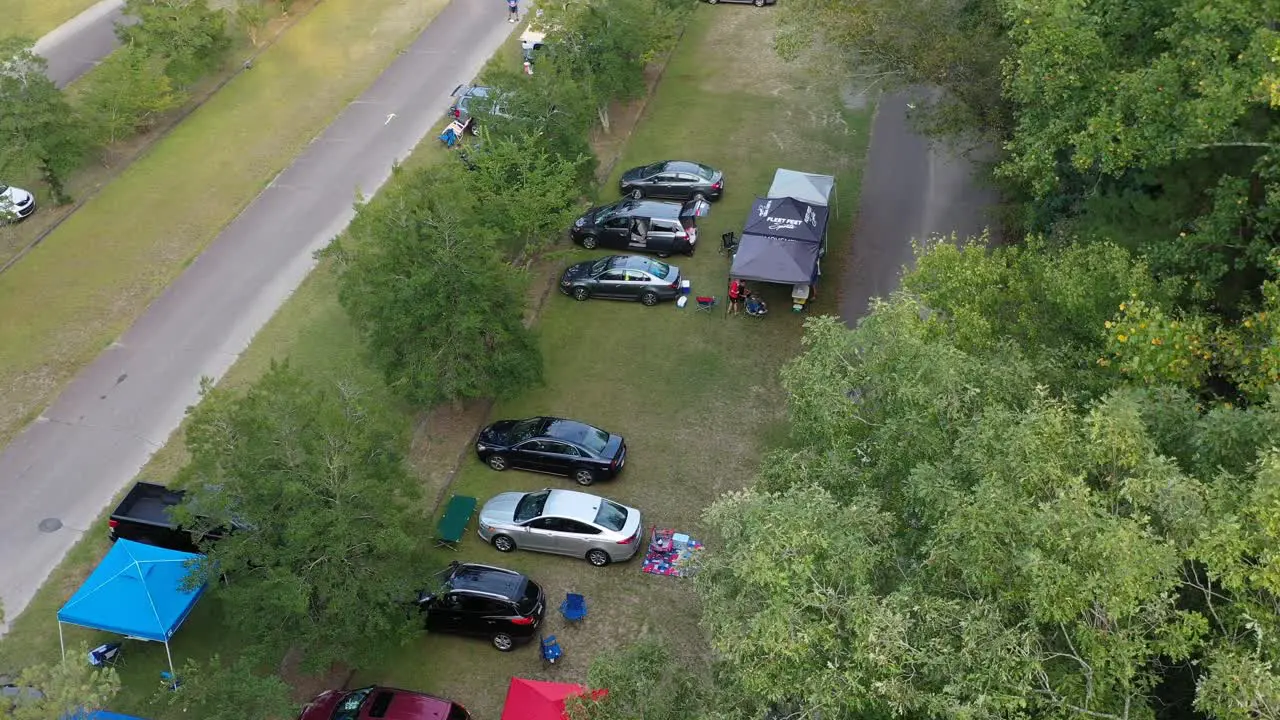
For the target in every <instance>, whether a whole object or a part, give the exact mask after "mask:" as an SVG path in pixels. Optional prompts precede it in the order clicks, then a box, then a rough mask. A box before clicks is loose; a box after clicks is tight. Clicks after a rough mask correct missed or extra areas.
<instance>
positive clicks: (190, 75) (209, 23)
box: [116, 0, 231, 88]
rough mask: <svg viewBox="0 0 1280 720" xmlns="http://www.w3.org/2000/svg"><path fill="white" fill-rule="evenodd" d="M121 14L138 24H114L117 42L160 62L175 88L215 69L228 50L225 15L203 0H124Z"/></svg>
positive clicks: (228, 40)
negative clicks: (175, 84)
mask: <svg viewBox="0 0 1280 720" xmlns="http://www.w3.org/2000/svg"><path fill="white" fill-rule="evenodd" d="M124 12H125V14H126V15H128V16H130V17H134V18H137V20H138V21H137V22H136V23H133V24H130V25H123V24H117V25H116V34H117V35H119V36H120V41H121V42H122V43H124V44H128V45H133V46H134V47H136V48H137V49H139V50H141V51H142V52H143V53H145V54H146V55H147V56H149V57H153V58H157V59H159V60H161V61H163V62H164V70H165V73H166V74H167V75H168V76H169V77H170V78H172V79H173V81H174V82H175V83H177V84H178V86H179V87H182V88H185V87H187V86H188V85H190V84H191V83H193V82H195V81H196V80H199V79H200V77H201V76H203V75H204V74H205V73H208V72H209V71H211V70H213V69H215V68H217V67H218V65H220V64H221V63H222V61H223V59H224V58H226V55H227V52H228V51H229V50H230V49H231V36H230V35H229V34H228V32H227V13H226V11H224V10H221V9H216V8H211V7H210V6H209V3H208V2H207V0H125V6H124Z"/></svg>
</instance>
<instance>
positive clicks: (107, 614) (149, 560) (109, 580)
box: [58, 540, 204, 674]
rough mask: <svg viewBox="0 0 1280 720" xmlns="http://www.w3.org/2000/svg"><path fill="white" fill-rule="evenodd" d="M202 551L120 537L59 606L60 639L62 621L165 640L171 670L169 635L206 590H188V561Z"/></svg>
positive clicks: (63, 650)
mask: <svg viewBox="0 0 1280 720" xmlns="http://www.w3.org/2000/svg"><path fill="white" fill-rule="evenodd" d="M202 557H204V556H203V555H197V554H195V553H185V552H178V551H177V550H169V549H167V548H160V547H154V546H152V545H143V544H142V543H136V542H133V541H132V540H117V541H116V543H115V545H113V546H112V547H111V551H110V552H108V553H107V556H106V557H104V558H102V562H100V563H98V567H97V568H95V569H94V571H93V573H92V574H91V575H89V577H88V579H86V580H85V581H84V584H82V585H81V586H80V589H79V590H77V591H76V594H75V595H72V596H71V599H70V600H68V601H67V604H66V605H63V606H62V609H61V610H59V611H58V642H59V643H60V644H61V645H62V654H63V656H64V657H65V656H66V654H67V646H66V643H65V642H64V641H63V639H62V624H63V623H70V624H72V625H79V626H81V627H87V628H92V629H94V630H105V631H107V632H110V633H116V634H119V635H124V636H125V637H128V638H131V639H135V640H147V641H151V642H162V643H164V652H165V655H167V656H168V658H169V673H170V674H172V673H173V654H172V653H170V652H169V638H171V637H173V633H174V632H176V631H177V629H178V627H179V626H181V625H182V621H183V620H186V619H187V615H189V614H190V613H191V608H193V607H195V604H196V601H197V600H199V599H200V596H201V595H202V594H204V586H203V585H202V586H200V587H198V588H195V589H194V590H184V589H183V587H182V583H183V580H185V579H186V577H187V575H188V574H189V570H188V564H189V563H190V562H191V561H193V560H199V559H200V558H202Z"/></svg>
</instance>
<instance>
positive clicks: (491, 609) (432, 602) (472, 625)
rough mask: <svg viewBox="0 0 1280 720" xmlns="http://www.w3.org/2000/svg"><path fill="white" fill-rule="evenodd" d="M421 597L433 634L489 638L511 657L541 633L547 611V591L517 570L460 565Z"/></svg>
mask: <svg viewBox="0 0 1280 720" xmlns="http://www.w3.org/2000/svg"><path fill="white" fill-rule="evenodd" d="M436 578H437V579H438V584H437V585H436V587H434V588H431V589H429V590H423V591H421V592H419V593H418V600H417V605H418V609H419V610H421V611H422V613H423V614H424V615H425V616H426V619H425V624H426V627H427V630H428V631H430V632H440V633H453V634H456V635H476V636H479V637H487V638H489V640H490V642H492V643H493V646H494V647H496V648H498V649H499V650H501V651H503V652H506V651H508V650H511V649H513V648H514V647H515V646H516V645H518V644H521V643H525V642H528V641H529V640H531V639H533V636H534V635H536V634H537V632H538V627H539V626H540V625H542V617H543V614H544V613H545V612H546V606H547V602H546V597H545V596H544V595H543V592H542V586H540V585H538V583H536V582H534V581H532V580H530V579H529V578H527V577H525V576H524V575H521V574H520V573H518V572H516V571H514V570H504V569H502V568H498V567H493V566H490V565H476V564H473V563H460V562H457V561H454V562H452V563H449V567H447V568H445V569H444V571H443V572H441V573H440V574H439V575H437V576H436Z"/></svg>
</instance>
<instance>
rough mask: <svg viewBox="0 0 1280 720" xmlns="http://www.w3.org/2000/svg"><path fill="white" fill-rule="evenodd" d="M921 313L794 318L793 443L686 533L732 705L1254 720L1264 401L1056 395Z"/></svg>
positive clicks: (1267, 534) (1258, 675)
mask: <svg viewBox="0 0 1280 720" xmlns="http://www.w3.org/2000/svg"><path fill="white" fill-rule="evenodd" d="M970 277H971V281H972V284H973V285H972V288H973V292H975V293H978V294H981V288H982V287H984V285H986V284H987V283H988V282H989V278H988V277H987V276H986V275H984V274H983V273H973V274H972V275H971V276H970ZM953 290H954V291H955V292H956V294H957V295H959V294H960V293H959V291H960V286H959V283H957V285H956V286H955V287H954V288H953ZM938 315H939V313H938V312H937V311H936V310H933V309H931V308H930V309H926V308H925V307H924V306H922V305H921V303H920V300H919V298H916V297H913V296H909V295H905V294H902V295H897V296H895V297H893V298H891V299H890V300H889V301H887V302H884V303H881V304H879V305H877V306H876V307H875V309H874V311H873V312H872V314H871V315H870V316H869V317H867V318H865V319H864V320H863V322H862V323H861V324H860V325H859V327H858V328H857V329H856V330H853V331H849V330H846V329H845V328H844V327H843V326H842V325H841V324H840V323H838V322H837V321H835V320H834V319H827V318H824V319H815V320H811V321H809V323H808V327H807V331H806V335H805V344H804V347H805V350H804V353H803V354H802V355H801V356H800V357H799V358H798V359H797V360H796V361H795V362H794V363H793V364H791V365H790V366H789V367H788V368H787V369H786V371H785V373H784V385H785V386H786V389H787V391H788V393H789V397H790V402H789V406H790V416H791V423H792V428H791V429H792V442H791V443H790V444H789V445H788V446H787V447H786V448H785V449H783V450H779V451H775V452H774V453H771V454H770V455H769V456H768V457H767V458H766V460H765V461H764V463H763V465H762V468H761V477H760V480H759V483H758V484H757V486H756V487H755V488H754V489H752V490H749V491H746V492H743V493H738V494H731V495H729V496H727V497H725V498H723V499H722V500H720V501H719V502H717V503H716V505H714V506H713V508H712V509H711V510H709V511H708V514H707V520H708V522H709V523H710V525H711V527H712V529H713V530H714V531H715V533H716V534H717V535H718V536H719V537H720V538H721V542H720V543H719V545H720V547H722V548H723V549H722V550H720V551H718V552H716V553H713V554H712V555H711V556H710V557H709V558H708V560H707V562H706V563H705V564H704V568H703V570H702V572H701V573H700V574H699V576H698V577H699V580H698V588H699V591H700V594H701V595H702V597H703V601H704V612H703V621H704V624H705V625H706V626H707V628H708V630H709V632H710V635H711V639H712V644H713V648H714V649H715V651H716V654H717V656H718V657H722V658H725V659H726V661H727V662H726V664H725V669H726V674H727V675H728V678H729V681H730V683H731V684H732V686H733V687H735V688H738V689H740V690H741V692H743V693H744V694H745V696H746V697H747V698H750V699H754V700H755V701H756V702H755V706H756V707H769V706H789V707H794V708H798V710H797V712H799V713H800V714H801V715H802V716H806V717H816V716H817V715H819V714H820V715H821V716H822V717H851V716H854V715H859V716H861V715H867V714H872V715H928V716H960V717H976V716H982V717H1007V716H1010V715H1018V716H1052V717H1060V718H1081V719H1083V718H1095V719H1098V720H1128V719H1135V720H1136V718H1139V717H1151V716H1153V715H1154V713H1155V712H1156V711H1157V708H1162V709H1161V710H1160V712H1162V713H1178V712H1192V711H1193V710H1192V707H1191V706H1190V703H1192V702H1193V703H1194V704H1195V707H1197V708H1200V709H1202V710H1207V709H1212V710H1213V711H1214V712H1217V713H1222V714H1223V715H1226V716H1233V717H1244V716H1245V715H1246V714H1249V713H1262V714H1267V713H1268V712H1270V710H1269V709H1270V708H1273V707H1275V704H1274V703H1275V702H1276V701H1277V700H1280V698H1277V697H1276V696H1275V688H1276V687H1277V685H1278V684H1277V681H1276V672H1275V663H1276V662H1277V660H1278V659H1280V643H1276V642H1275V641H1274V640H1272V639H1271V638H1274V637H1276V630H1277V629H1278V628H1280V606H1277V605H1276V604H1275V603H1274V602H1273V600H1272V599H1271V598H1272V597H1273V594H1272V593H1273V590H1272V588H1273V585H1274V583H1275V582H1276V577H1277V576H1276V575H1275V573H1274V572H1273V568H1271V567H1270V565H1271V564H1270V560H1268V559H1264V558H1270V557H1271V554H1272V553H1274V552H1276V549H1277V548H1280V533H1278V532H1277V531H1276V524H1275V523H1274V516H1275V510H1274V508H1276V507H1277V505H1276V502H1277V498H1280V491H1277V489H1276V488H1280V454H1277V453H1276V451H1275V450H1273V449H1271V444H1272V441H1271V437H1273V434H1274V433H1276V432H1280V413H1277V412H1276V410H1274V409H1272V406H1271V402H1273V401H1274V400H1275V399H1277V398H1280V390H1277V391H1275V392H1273V394H1272V395H1271V396H1270V398H1268V400H1267V401H1266V402H1264V403H1255V404H1251V405H1249V406H1245V407H1235V406H1231V405H1229V404H1226V405H1224V404H1221V403H1218V404H1215V405H1214V406H1212V408H1210V407H1205V406H1204V405H1202V404H1201V403H1200V402H1199V401H1198V399H1197V397H1196V396H1195V395H1193V394H1191V393H1188V392H1187V391H1185V390H1180V389H1175V388H1169V387H1167V386H1153V387H1134V386H1132V385H1129V384H1128V383H1126V382H1124V381H1121V382H1117V383H1112V384H1111V389H1110V390H1109V391H1107V392H1106V393H1104V394H1103V395H1101V396H1100V397H1096V398H1094V397H1083V398H1080V399H1079V400H1073V399H1070V398H1068V397H1063V396H1061V395H1060V394H1059V393H1058V392H1057V389H1056V388H1054V387H1053V386H1046V385H1045V384H1043V381H1042V380H1041V378H1040V376H1039V374H1038V373H1037V371H1036V369H1035V364H1034V363H1032V362H1031V361H1030V357H1031V355H1032V353H1034V352H1035V351H1036V350H1037V348H1034V347H1032V348H1028V350H1027V351H1026V352H1024V351H1023V350H1022V347H1021V345H1020V343H1019V342H1018V340H1017V338H1018V332H1017V330H1016V329H1015V330H1013V331H1012V332H1010V333H1007V334H1004V335H1003V337H999V338H998V341H996V342H988V343H985V344H982V345H980V346H979V345H974V344H972V343H970V342H969V341H968V340H967V339H965V338H963V337H959V336H958V335H956V334H954V333H953V332H952V328H953V326H952V325H951V324H949V322H946V321H945V319H944V320H939V318H938ZM996 334H997V335H1000V333H999V332H997V333H996ZM962 346H964V347H968V348H970V349H968V350H964V349H962ZM1097 372H1104V373H1105V372H1109V371H1107V370H1105V369H1100V370H1098V371H1097ZM1196 390H1197V391H1200V389H1199V388H1197V389H1196ZM766 557H768V558H778V557H783V558H785V561H783V562H776V561H769V562H766V561H763V560H762V559H761V558H766ZM1179 686H1182V687H1196V688H1197V693H1196V695H1195V696H1194V698H1187V701H1186V702H1185V703H1184V705H1183V706H1178V703H1179V702H1180V700H1179V697H1178V696H1177V694H1176V693H1171V692H1170V690H1169V689H1170V688H1171V687H1179ZM1179 707H1180V709H1179Z"/></svg>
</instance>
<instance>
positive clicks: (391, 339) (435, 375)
mask: <svg viewBox="0 0 1280 720" xmlns="http://www.w3.org/2000/svg"><path fill="white" fill-rule="evenodd" d="M457 172H458V171H457V169H456V168H454V167H450V166H437V167H429V168H425V169H420V170H412V171H402V175H401V176H400V178H399V180H400V181H399V182H396V183H394V184H393V185H390V186H389V187H388V189H387V190H386V191H385V192H384V193H383V195H382V196H380V197H379V198H378V199H377V200H376V201H375V202H373V203H370V204H367V205H364V206H362V207H361V208H360V209H359V211H358V212H357V214H356V219H355V220H354V221H353V222H352V224H351V228H350V230H349V233H348V235H349V237H348V238H347V239H345V240H343V241H341V242H340V243H337V244H335V245H334V247H333V248H332V252H334V253H335V254H336V255H337V256H338V257H339V258H340V260H341V263H342V269H341V273H342V274H341V280H340V295H339V297H340V299H341V301H342V304H343V307H345V308H346V309H347V311H348V312H349V313H350V314H351V317H352V319H353V320H354V321H355V323H356V326H357V327H358V328H359V329H360V331H361V333H362V334H363V335H364V337H365V340H366V342H367V344H368V347H369V349H370V351H371V352H372V354H373V357H374V359H375V361H376V362H377V364H378V365H379V366H380V367H381V368H382V370H383V373H384V375H385V377H386V379H387V382H388V384H389V385H390V386H391V388H392V389H393V390H395V391H396V392H397V393H399V394H401V395H403V396H404V397H405V398H407V399H408V400H410V401H412V402H415V403H419V404H424V405H426V404H431V403H436V402H440V401H446V400H455V399H465V398H485V397H494V396H503V395H508V394H510V393H513V392H515V391H518V390H522V389H524V388H526V387H529V386H530V385H532V384H534V383H536V382H538V381H539V380H540V379H541V376H542V355H541V352H540V350H539V348H538V345H537V342H536V339H535V338H534V335H533V333H532V332H531V331H530V330H529V329H528V328H527V327H525V325H524V311H525V297H524V282H523V276H522V275H521V274H520V273H519V271H517V270H516V269H515V268H513V267H512V266H511V265H509V264H508V263H506V262H504V261H503V259H502V257H501V255H500V254H499V252H498V250H497V248H496V247H495V245H494V241H493V235H492V230H491V229H490V227H488V226H487V225H484V224H482V221H481V219H480V215H479V211H478V209H477V206H476V205H475V204H474V203H475V198H473V197H471V196H470V195H469V194H468V193H467V192H466V189H465V185H464V184H463V180H462V179H461V178H459V176H458V174H457Z"/></svg>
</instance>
